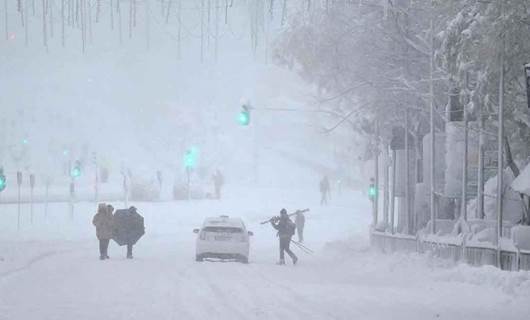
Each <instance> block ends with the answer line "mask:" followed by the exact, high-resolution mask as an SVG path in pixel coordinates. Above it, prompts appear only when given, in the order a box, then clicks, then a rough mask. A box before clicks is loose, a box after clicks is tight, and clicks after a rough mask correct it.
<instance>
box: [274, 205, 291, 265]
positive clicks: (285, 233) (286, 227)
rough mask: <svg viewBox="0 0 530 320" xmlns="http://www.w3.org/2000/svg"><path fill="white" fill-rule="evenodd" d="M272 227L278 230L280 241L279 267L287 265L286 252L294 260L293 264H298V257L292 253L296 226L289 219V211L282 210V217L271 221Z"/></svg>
mask: <svg viewBox="0 0 530 320" xmlns="http://www.w3.org/2000/svg"><path fill="white" fill-rule="evenodd" d="M270 223H271V225H272V227H273V228H274V229H276V230H278V238H279V239H280V261H279V262H278V264H279V265H284V264H285V252H287V254H288V255H289V257H291V259H292V260H293V264H296V262H298V257H297V256H296V255H295V254H294V253H293V252H292V251H291V249H290V247H289V246H290V244H291V239H292V237H293V235H294V233H295V230H296V225H295V224H294V223H293V222H292V221H291V219H289V215H288V214H287V210H285V209H282V210H281V211H280V217H279V218H278V217H275V218H272V219H271V220H270Z"/></svg>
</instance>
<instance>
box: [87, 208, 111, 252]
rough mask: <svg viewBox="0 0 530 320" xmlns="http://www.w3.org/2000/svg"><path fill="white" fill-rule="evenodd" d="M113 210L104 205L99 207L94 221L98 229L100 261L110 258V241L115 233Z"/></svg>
mask: <svg viewBox="0 0 530 320" xmlns="http://www.w3.org/2000/svg"><path fill="white" fill-rule="evenodd" d="M112 211H113V208H112V206H110V205H109V206H107V205H106V204H104V203H100V204H99V205H98V212H97V213H96V215H94V218H93V219H92V224H93V225H94V226H95V227H96V236H97V238H98V240H99V259H100V260H105V259H108V258H109V254H108V249H109V241H110V239H111V238H112V231H113V215H112Z"/></svg>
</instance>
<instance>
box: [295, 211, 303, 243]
mask: <svg viewBox="0 0 530 320" xmlns="http://www.w3.org/2000/svg"><path fill="white" fill-rule="evenodd" d="M294 223H295V225H296V233H297V234H298V242H304V227H305V216H304V214H303V213H302V212H301V211H296V215H295V220H294Z"/></svg>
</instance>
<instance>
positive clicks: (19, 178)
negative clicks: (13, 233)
mask: <svg viewBox="0 0 530 320" xmlns="http://www.w3.org/2000/svg"><path fill="white" fill-rule="evenodd" d="M21 186H22V172H21V171H17V188H18V192H17V230H20V201H21V199H20V188H21Z"/></svg>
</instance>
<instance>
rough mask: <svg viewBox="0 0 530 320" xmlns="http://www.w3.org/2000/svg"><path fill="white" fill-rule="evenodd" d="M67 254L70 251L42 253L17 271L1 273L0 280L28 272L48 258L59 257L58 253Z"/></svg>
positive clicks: (16, 269)
mask: <svg viewBox="0 0 530 320" xmlns="http://www.w3.org/2000/svg"><path fill="white" fill-rule="evenodd" d="M65 252H68V251H64V252H60V251H55V250H54V251H48V252H45V253H42V254H40V255H38V256H36V257H34V258H32V259H30V260H29V261H28V262H26V263H25V264H24V265H22V266H21V267H18V268H15V269H11V270H7V271H4V272H0V280H4V279H6V278H8V277H10V276H12V275H14V274H17V273H19V272H22V271H26V270H28V269H29V268H31V267H32V266H33V265H34V264H36V263H38V262H40V261H42V260H44V259H46V258H49V257H51V256H54V255H57V254H58V253H65Z"/></svg>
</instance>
